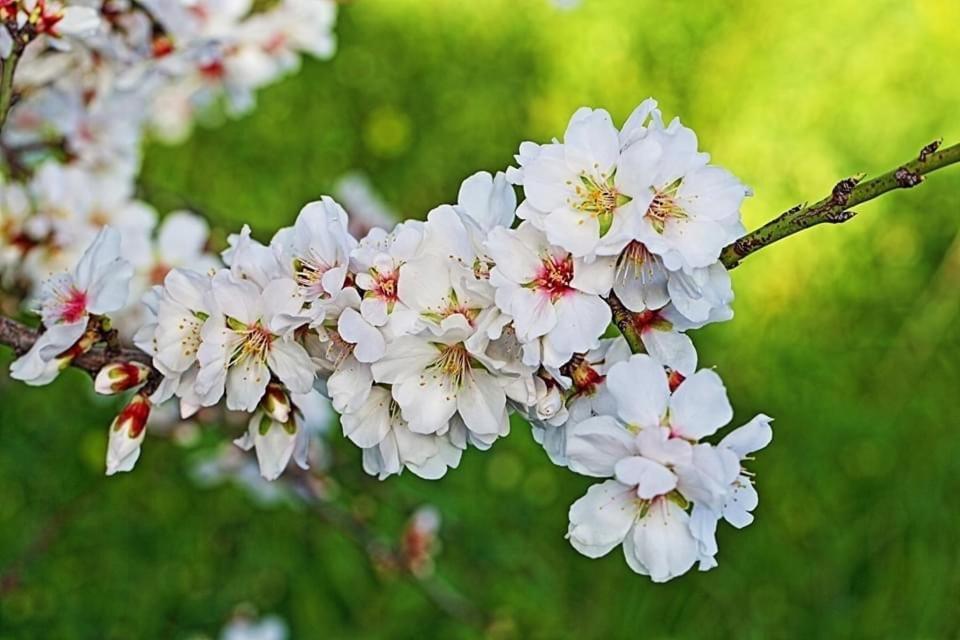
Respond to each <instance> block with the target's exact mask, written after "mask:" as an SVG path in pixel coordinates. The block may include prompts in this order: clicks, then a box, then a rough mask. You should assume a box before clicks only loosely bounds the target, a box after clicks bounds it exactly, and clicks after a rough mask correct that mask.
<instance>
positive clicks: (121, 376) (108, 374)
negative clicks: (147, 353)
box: [93, 362, 150, 396]
mask: <svg viewBox="0 0 960 640" xmlns="http://www.w3.org/2000/svg"><path fill="white" fill-rule="evenodd" d="M149 375H150V367H148V366H146V365H144V364H141V363H139V362H113V363H111V364H108V365H107V366H105V367H103V368H102V369H100V372H99V373H98V374H97V379H96V380H95V381H94V383H93V388H94V390H96V392H97V393H100V394H103V395H105V396H111V395H113V394H115V393H120V392H122V391H128V390H130V389H133V388H134V387H138V386H140V385H141V384H143V383H144V382H146V381H147V377H148V376H149Z"/></svg>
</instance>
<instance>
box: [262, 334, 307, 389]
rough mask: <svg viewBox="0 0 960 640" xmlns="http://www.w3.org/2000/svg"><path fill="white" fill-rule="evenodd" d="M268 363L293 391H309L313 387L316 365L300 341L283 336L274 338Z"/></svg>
mask: <svg viewBox="0 0 960 640" xmlns="http://www.w3.org/2000/svg"><path fill="white" fill-rule="evenodd" d="M267 364H268V365H269V366H270V370H271V371H273V372H274V373H275V374H277V377H278V378H280V382H282V383H283V384H284V385H285V386H286V387H287V389H289V390H290V391H291V392H293V393H307V392H308V391H310V390H311V389H312V388H313V381H314V377H315V370H314V366H313V363H312V362H311V360H310V355H309V354H308V353H307V351H306V349H304V348H303V346H301V345H300V343H298V342H294V341H293V340H286V339H283V338H278V339H276V340H274V341H273V344H271V345H270V351H269V352H268V353H267Z"/></svg>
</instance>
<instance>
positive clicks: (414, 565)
mask: <svg viewBox="0 0 960 640" xmlns="http://www.w3.org/2000/svg"><path fill="white" fill-rule="evenodd" d="M439 530H440V512H439V511H437V510H436V508H434V507H432V506H429V505H427V506H423V507H420V508H419V509H417V510H416V512H414V514H413V515H412V516H411V517H410V520H408V521H407V526H406V527H405V528H404V531H403V539H402V544H403V557H404V559H405V560H406V563H407V568H408V569H409V570H410V571H411V572H412V573H413V574H414V575H416V576H419V577H425V576H428V575H430V574H431V573H433V557H434V556H435V555H436V553H437V551H438V550H439V546H440V545H439V543H438V540H437V534H438V532H439Z"/></svg>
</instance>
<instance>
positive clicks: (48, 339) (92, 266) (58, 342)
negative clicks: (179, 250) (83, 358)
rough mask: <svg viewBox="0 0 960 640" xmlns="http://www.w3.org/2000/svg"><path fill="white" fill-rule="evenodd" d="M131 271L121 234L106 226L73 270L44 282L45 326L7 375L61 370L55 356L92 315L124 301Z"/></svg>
mask: <svg viewBox="0 0 960 640" xmlns="http://www.w3.org/2000/svg"><path fill="white" fill-rule="evenodd" d="M132 276H133V268H132V267H131V265H130V263H129V262H127V261H126V260H124V259H123V258H121V257H120V235H119V234H118V233H117V232H116V231H114V230H112V229H110V228H109V227H106V228H104V229H103V230H102V231H101V232H100V233H99V234H98V235H97V237H96V238H94V240H93V243H92V244H91V245H90V246H89V247H88V248H87V250H86V251H85V252H84V254H83V256H82V257H81V258H80V261H79V262H78V263H77V266H76V268H75V269H74V270H73V271H72V272H71V273H62V274H59V275H56V276H54V277H52V278H50V279H49V280H47V281H46V282H45V283H44V285H43V288H42V290H41V293H40V314H41V319H42V320H43V326H44V327H45V331H44V332H43V334H41V335H40V337H39V338H38V339H37V341H36V342H35V343H34V344H33V346H32V347H31V348H30V350H29V351H28V352H27V353H26V354H25V355H24V356H23V357H21V358H19V359H17V360H16V361H14V363H13V364H12V365H11V366H10V375H11V377H13V378H15V379H17V380H22V381H24V382H26V383H27V384H34V385H42V384H47V383H49V382H51V381H52V380H53V379H54V378H55V377H56V376H57V374H58V373H59V366H60V365H59V363H58V358H59V357H60V356H61V355H62V354H63V353H64V352H65V351H67V349H69V348H70V347H72V346H73V345H74V344H75V343H76V342H77V341H78V340H80V338H81V336H83V334H84V332H85V331H86V329H87V324H88V321H89V319H90V316H91V315H102V314H105V313H110V312H112V311H116V310H117V309H120V308H122V307H123V306H124V305H125V304H126V302H127V295H128V291H129V286H130V278H131V277H132Z"/></svg>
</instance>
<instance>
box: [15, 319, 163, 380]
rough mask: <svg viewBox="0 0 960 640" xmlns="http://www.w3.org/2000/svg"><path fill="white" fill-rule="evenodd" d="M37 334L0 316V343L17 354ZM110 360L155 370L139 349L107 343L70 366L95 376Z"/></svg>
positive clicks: (153, 374)
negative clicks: (139, 364)
mask: <svg viewBox="0 0 960 640" xmlns="http://www.w3.org/2000/svg"><path fill="white" fill-rule="evenodd" d="M39 336H40V332H39V331H37V330H36V329H31V328H30V327H28V326H26V325H24V324H21V323H19V322H17V321H16V320H11V319H10V318H6V317H3V316H0V344H2V345H6V346H8V347H10V348H12V349H13V350H14V352H15V353H17V354H18V355H21V354H24V353H26V352H27V351H29V350H30V347H32V346H33V343H34V342H36V341H37V338H38V337H39ZM111 362H139V363H141V364H145V365H147V366H148V367H150V368H151V370H152V371H154V372H155V370H154V369H153V365H152V358H151V357H150V356H149V355H147V354H146V353H144V352H143V351H141V350H140V349H136V348H122V349H117V348H114V347H111V346H109V345H103V346H96V347H93V348H92V349H90V351H88V352H86V353H84V354H82V355H79V356H77V357H76V358H74V359H73V361H72V362H71V363H70V366H71V367H74V368H76V369H82V370H83V371H86V372H87V373H89V374H90V375H91V376H94V377H96V375H97V372H99V371H100V369H102V368H103V367H104V366H106V365H108V364H110V363H111ZM157 376H159V372H156V373H152V374H151V378H154V377H157Z"/></svg>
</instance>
